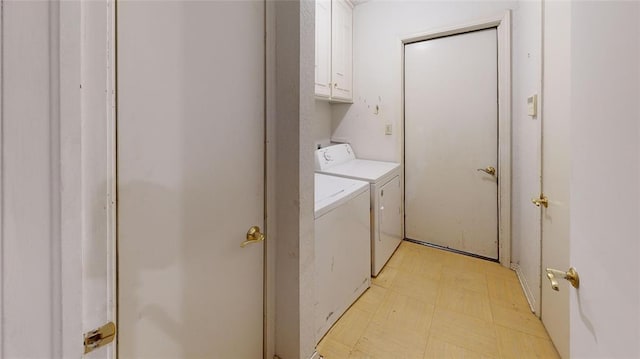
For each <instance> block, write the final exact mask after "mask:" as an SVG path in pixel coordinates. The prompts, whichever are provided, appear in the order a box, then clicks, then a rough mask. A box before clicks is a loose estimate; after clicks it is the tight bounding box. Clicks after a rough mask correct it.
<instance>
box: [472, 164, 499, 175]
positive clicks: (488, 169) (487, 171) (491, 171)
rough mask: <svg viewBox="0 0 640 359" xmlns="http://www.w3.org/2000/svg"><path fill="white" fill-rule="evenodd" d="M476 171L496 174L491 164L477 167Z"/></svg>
mask: <svg viewBox="0 0 640 359" xmlns="http://www.w3.org/2000/svg"><path fill="white" fill-rule="evenodd" d="M476 171H482V172H484V173H486V174H489V175H492V176H495V175H496V169H495V167H493V166H489V167H487V168H478V169H477V170H476Z"/></svg>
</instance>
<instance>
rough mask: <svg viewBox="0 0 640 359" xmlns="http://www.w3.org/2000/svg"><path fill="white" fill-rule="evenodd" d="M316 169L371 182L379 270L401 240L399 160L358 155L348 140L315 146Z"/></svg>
mask: <svg viewBox="0 0 640 359" xmlns="http://www.w3.org/2000/svg"><path fill="white" fill-rule="evenodd" d="M315 162H316V163H315V166H316V172H318V173H323V174H328V175H332V176H340V177H345V178H351V179H357V180H362V181H367V182H369V184H370V186H371V275H373V276H374V277H375V276H377V275H378V273H380V270H382V267H384V265H385V264H386V263H387V261H388V260H389V258H390V257H391V255H392V254H393V252H394V251H395V250H396V248H397V247H398V245H400V242H401V241H402V237H403V233H402V212H403V209H402V203H401V198H402V192H401V191H402V189H401V182H400V173H401V172H400V171H401V167H400V164H399V163H394V162H382V161H371V160H363V159H358V158H356V156H355V153H354V152H353V149H352V148H351V146H350V145H349V144H339V145H332V146H327V147H325V148H321V149H318V150H316V159H315Z"/></svg>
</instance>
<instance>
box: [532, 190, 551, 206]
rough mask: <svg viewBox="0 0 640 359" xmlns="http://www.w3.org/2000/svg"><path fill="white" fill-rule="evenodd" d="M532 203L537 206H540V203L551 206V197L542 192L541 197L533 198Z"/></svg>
mask: <svg viewBox="0 0 640 359" xmlns="http://www.w3.org/2000/svg"><path fill="white" fill-rule="evenodd" d="M531 203H533V204H535V205H536V207H540V205H542V206H544V208H547V207H549V199H548V198H547V197H545V195H543V194H542V193H540V198H531Z"/></svg>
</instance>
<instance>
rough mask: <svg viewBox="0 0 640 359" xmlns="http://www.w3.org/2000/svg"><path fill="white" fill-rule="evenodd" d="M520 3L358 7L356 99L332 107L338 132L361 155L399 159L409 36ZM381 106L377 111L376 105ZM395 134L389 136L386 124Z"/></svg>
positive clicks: (386, 3)
mask: <svg viewBox="0 0 640 359" xmlns="http://www.w3.org/2000/svg"><path fill="white" fill-rule="evenodd" d="M515 6H516V2H515V1H502V2H457V1H453V2H436V1H375V0H374V1H370V2H366V3H363V4H361V5H358V6H356V7H355V9H354V35H353V36H354V41H353V43H354V64H353V69H354V85H353V86H354V103H353V105H348V104H335V105H333V136H334V137H341V138H348V139H349V140H350V142H351V143H352V144H353V146H354V149H355V151H356V153H357V155H358V156H360V157H362V158H370V159H378V160H387V161H400V160H401V158H400V156H401V145H402V143H401V136H400V131H399V130H400V126H401V121H402V118H401V110H402V102H401V90H402V88H401V86H402V73H401V45H400V39H401V38H402V37H404V36H406V35H411V34H414V33H418V32H424V31H427V30H432V29H437V28H441V27H446V26H452V25H456V24H461V23H464V22H465V21H469V20H476V19H481V18H484V17H489V16H495V15H498V14H502V13H503V12H504V11H505V9H510V8H514V7H515ZM376 105H378V106H379V111H378V114H377V115H376V114H375V107H376ZM387 123H389V124H392V125H393V128H394V134H393V135H391V136H387V135H385V134H384V129H385V124H387Z"/></svg>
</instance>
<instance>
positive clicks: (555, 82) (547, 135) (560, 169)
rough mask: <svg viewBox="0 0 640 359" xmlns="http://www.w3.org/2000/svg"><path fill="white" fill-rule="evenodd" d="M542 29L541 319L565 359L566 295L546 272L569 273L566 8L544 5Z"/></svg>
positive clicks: (568, 41)
mask: <svg viewBox="0 0 640 359" xmlns="http://www.w3.org/2000/svg"><path fill="white" fill-rule="evenodd" d="M545 11H546V12H545V14H544V16H545V29H544V44H545V50H544V81H543V83H544V87H543V96H544V97H543V101H544V102H543V116H542V193H543V194H544V196H545V197H547V198H548V201H549V204H548V207H547V208H545V207H544V206H541V210H542V265H541V269H542V270H541V278H540V281H541V309H540V311H541V318H542V322H543V323H544V325H545V327H546V328H547V332H549V336H550V337H551V339H552V340H553V343H554V344H555V346H556V349H558V352H559V353H560V355H561V356H562V357H563V358H569V292H570V290H571V286H570V285H569V283H568V282H567V281H565V280H562V279H559V282H560V283H559V285H560V288H559V291H554V290H553V289H552V288H551V285H550V283H549V280H548V279H547V273H546V271H545V269H546V268H554V269H559V270H565V271H566V270H568V269H569V266H570V264H569V181H570V175H571V173H570V171H571V167H570V157H569V156H570V144H571V142H570V138H571V137H570V132H569V125H570V116H571V104H570V103H569V99H570V92H571V77H570V74H571V57H570V51H571V50H570V49H571V46H570V44H571V33H570V31H569V27H568V26H566V23H567V21H569V18H570V13H569V11H570V5H569V3H560V2H558V3H553V4H551V3H548V4H546V9H545Z"/></svg>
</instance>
